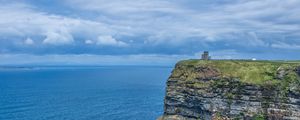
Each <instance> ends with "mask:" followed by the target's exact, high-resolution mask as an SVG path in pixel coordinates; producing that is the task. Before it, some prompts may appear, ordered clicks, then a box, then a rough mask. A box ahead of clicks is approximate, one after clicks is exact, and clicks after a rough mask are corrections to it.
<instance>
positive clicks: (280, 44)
mask: <svg viewBox="0 0 300 120" xmlns="http://www.w3.org/2000/svg"><path fill="white" fill-rule="evenodd" d="M271 47H273V48H278V49H290V50H300V45H299V44H287V43H283V42H278V43H274V44H272V45H271Z"/></svg>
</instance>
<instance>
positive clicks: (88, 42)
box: [84, 40, 94, 44]
mask: <svg viewBox="0 0 300 120" xmlns="http://www.w3.org/2000/svg"><path fill="white" fill-rule="evenodd" d="M84 43H85V44H93V43H94V42H93V41H92V40H85V41H84Z"/></svg>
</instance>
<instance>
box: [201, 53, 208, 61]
mask: <svg viewBox="0 0 300 120" xmlns="http://www.w3.org/2000/svg"><path fill="white" fill-rule="evenodd" d="M201 59H202V60H209V59H210V56H209V52H208V51H204V52H203V54H202V57H201Z"/></svg>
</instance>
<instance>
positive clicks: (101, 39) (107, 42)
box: [96, 35, 128, 47]
mask: <svg viewBox="0 0 300 120" xmlns="http://www.w3.org/2000/svg"><path fill="white" fill-rule="evenodd" d="M96 44H97V45H101V46H117V47H126V46H128V44H127V43H125V42H123V41H119V40H116V39H115V38H113V37H112V36H109V35H104V36H98V39H97V40H96Z"/></svg>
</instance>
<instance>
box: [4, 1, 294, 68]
mask: <svg viewBox="0 0 300 120" xmlns="http://www.w3.org/2000/svg"><path fill="white" fill-rule="evenodd" d="M299 6H300V1H299V0H0V64H1V65H8V64H10V65H11V64H97V65H117V64H122V65H129V64H138V65H144V64H147V65H148V64H149V65H152V64H154V65H170V64H174V63H175V62H176V61H177V60H180V59H188V58H198V57H199V56H200V55H199V54H200V53H201V52H202V51H204V50H209V51H210V53H211V54H212V56H213V58H218V59H232V58H237V59H248V58H249V59H251V58H257V59H300V55H299V53H300V7H299Z"/></svg>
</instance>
